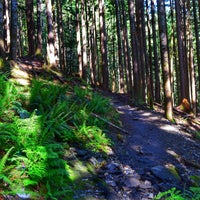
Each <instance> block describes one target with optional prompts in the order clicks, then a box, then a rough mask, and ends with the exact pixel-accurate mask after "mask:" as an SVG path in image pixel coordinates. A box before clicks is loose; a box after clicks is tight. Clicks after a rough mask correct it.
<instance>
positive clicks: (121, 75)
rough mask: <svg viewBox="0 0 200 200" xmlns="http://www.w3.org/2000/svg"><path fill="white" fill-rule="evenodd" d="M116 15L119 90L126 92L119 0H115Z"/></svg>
mask: <svg viewBox="0 0 200 200" xmlns="http://www.w3.org/2000/svg"><path fill="white" fill-rule="evenodd" d="M115 16H116V26H117V44H118V68H119V92H120V93H124V70H123V67H122V44H121V34H120V32H121V31H120V29H121V23H120V22H121V19H120V13H119V1H118V0H115Z"/></svg>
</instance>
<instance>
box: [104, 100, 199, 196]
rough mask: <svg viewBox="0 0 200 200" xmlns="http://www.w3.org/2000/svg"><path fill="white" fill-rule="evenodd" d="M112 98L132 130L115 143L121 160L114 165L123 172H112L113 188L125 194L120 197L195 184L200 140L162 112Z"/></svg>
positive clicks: (115, 148)
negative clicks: (140, 107) (195, 164)
mask: <svg viewBox="0 0 200 200" xmlns="http://www.w3.org/2000/svg"><path fill="white" fill-rule="evenodd" d="M112 102H113V106H114V107H115V108H116V109H117V110H118V112H119V113H120V118H121V120H122V123H123V128H124V129H125V130H127V131H128V132H129V134H128V135H122V136H123V142H120V141H118V142H117V143H116V144H115V147H114V152H115V154H116V155H115V156H116V158H117V160H115V161H114V162H113V163H114V164H113V166H112V167H111V168H114V165H115V167H116V168H119V170H121V172H120V171H118V172H117V171H116V172H117V173H112V172H111V173H110V174H109V175H110V176H111V177H110V183H111V184H110V185H111V187H112V189H114V190H115V192H116V195H119V194H120V195H121V197H119V198H118V199H120V198H121V199H124V200H125V199H126V200H128V199H133V200H137V199H142V198H143V199H153V196H155V194H157V193H158V192H159V191H165V190H168V189H170V188H172V187H176V188H177V189H180V190H184V189H185V188H187V187H189V186H190V185H191V179H190V176H192V175H197V176H200V171H199V169H198V168H196V167H194V165H192V163H193V162H195V163H197V166H198V164H199V163H200V153H199V152H200V151H199V150H200V144H199V142H198V141H195V140H193V139H192V138H191V137H189V136H188V134H186V133H184V132H183V131H180V130H179V129H178V127H177V126H176V125H174V124H172V123H170V122H169V121H167V120H166V119H165V118H164V117H163V115H162V114H160V113H156V112H154V111H150V110H140V109H139V108H135V107H130V106H129V105H125V104H124V103H122V102H121V101H118V100H116V99H115V98H114V99H113V100H112ZM120 134H122V133H120ZM186 161H188V162H186ZM190 163H191V165H190ZM107 182H108V183H109V181H107ZM122 197H123V198H122ZM115 198H116V199H117V197H115ZM110 199H112V198H110Z"/></svg>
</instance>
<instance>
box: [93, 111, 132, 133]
mask: <svg viewBox="0 0 200 200" xmlns="http://www.w3.org/2000/svg"><path fill="white" fill-rule="evenodd" d="M91 115H92V116H94V117H96V118H98V119H100V120H102V121H104V122H105V123H106V124H108V125H110V126H112V127H114V128H116V129H117V130H119V131H121V132H123V133H126V134H129V133H128V131H126V130H125V129H123V128H120V127H119V126H117V125H115V124H113V123H112V122H109V121H108V120H106V119H104V118H102V117H100V116H99V115H97V114H95V113H91Z"/></svg>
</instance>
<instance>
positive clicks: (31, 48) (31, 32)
mask: <svg viewBox="0 0 200 200" xmlns="http://www.w3.org/2000/svg"><path fill="white" fill-rule="evenodd" d="M26 23H27V36H28V54H29V55H33V54H34V53H35V25H34V11H33V0H26Z"/></svg>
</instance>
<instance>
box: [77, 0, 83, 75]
mask: <svg viewBox="0 0 200 200" xmlns="http://www.w3.org/2000/svg"><path fill="white" fill-rule="evenodd" d="M76 42H77V55H78V66H79V76H80V77H81V78H82V77H83V65H82V51H81V28H80V14H79V0H76Z"/></svg>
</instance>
